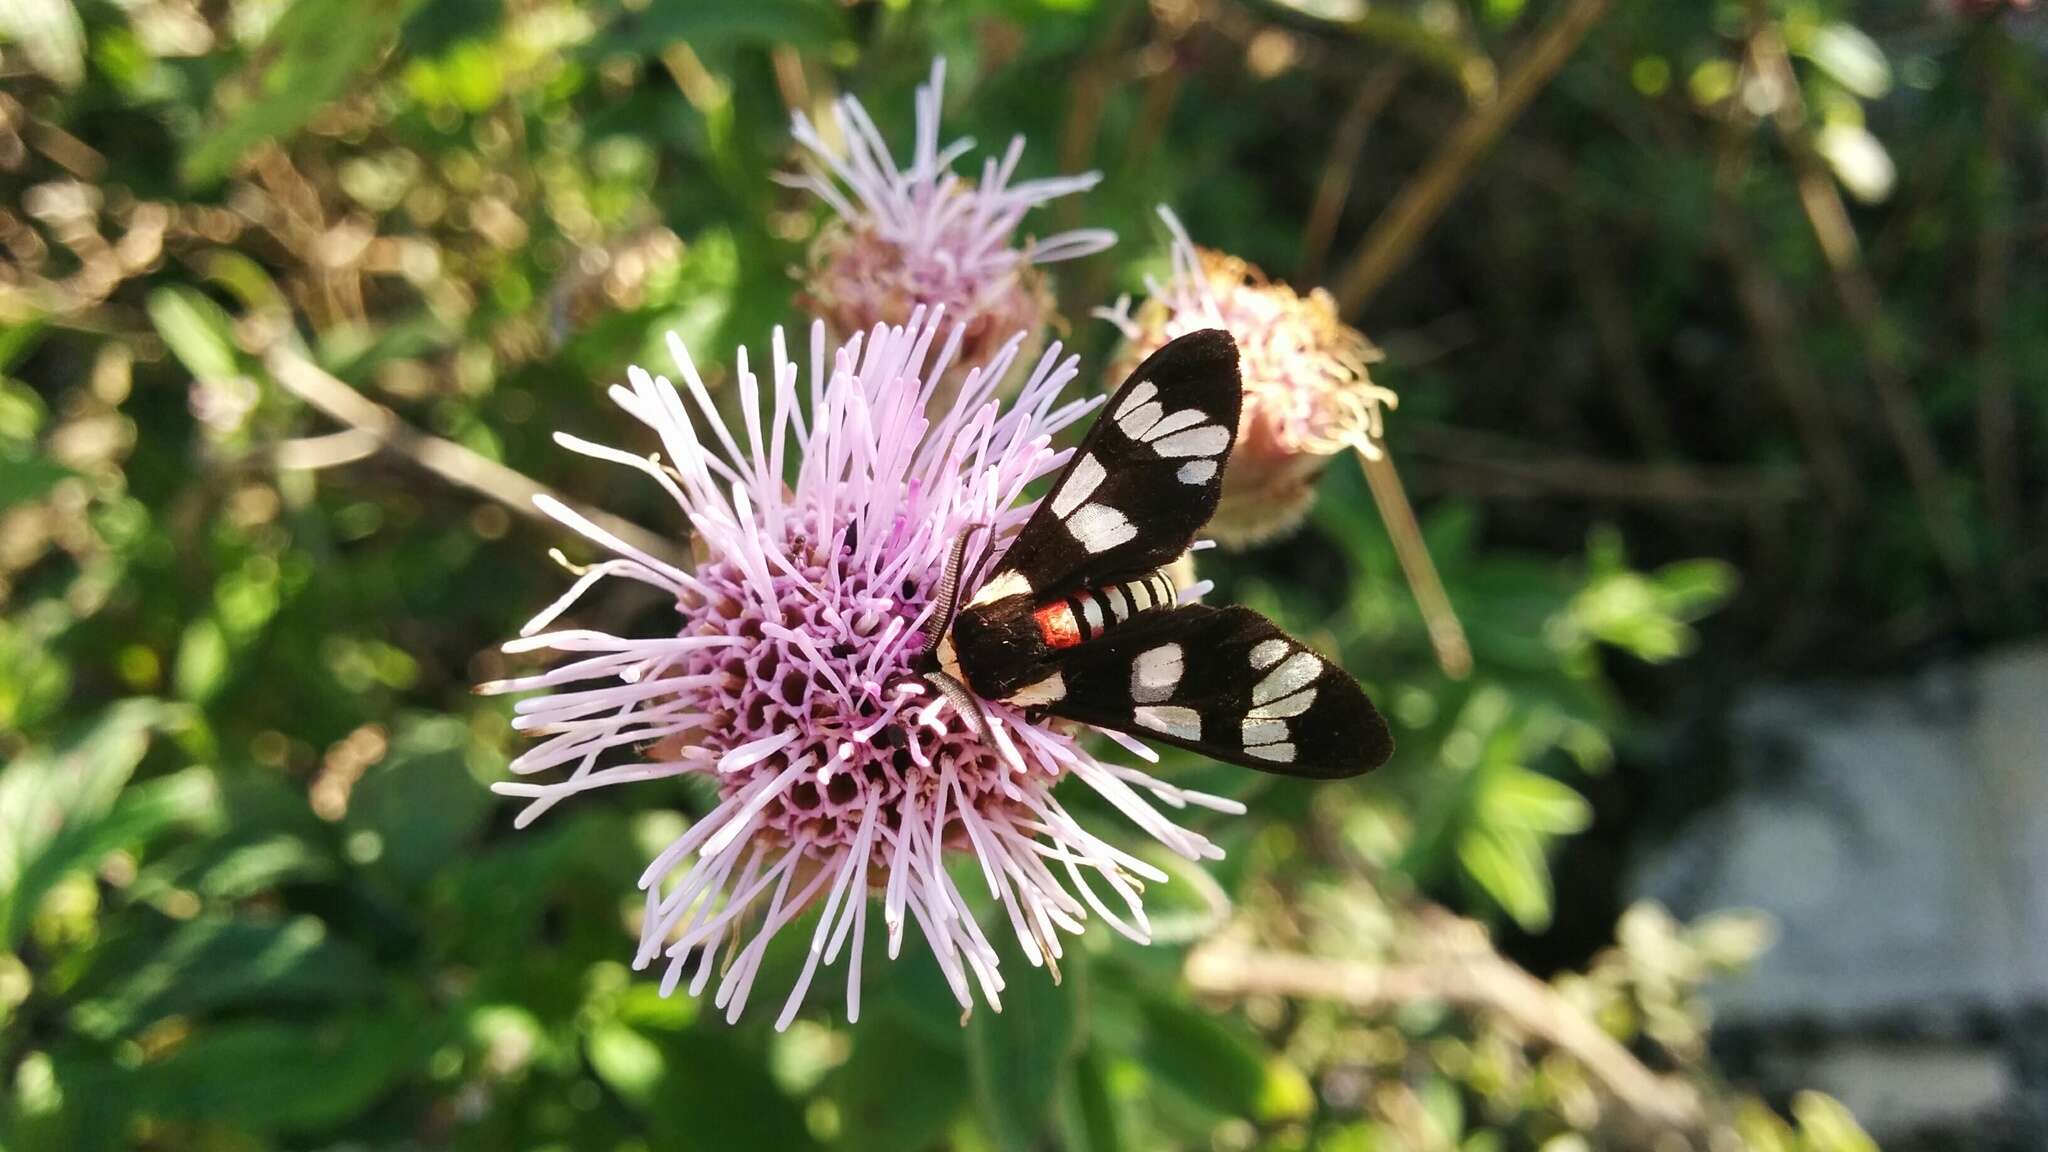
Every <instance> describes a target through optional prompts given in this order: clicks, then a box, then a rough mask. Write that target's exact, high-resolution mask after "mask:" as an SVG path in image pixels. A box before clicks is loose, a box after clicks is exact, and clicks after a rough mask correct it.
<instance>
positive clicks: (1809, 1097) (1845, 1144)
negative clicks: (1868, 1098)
mask: <svg viewBox="0 0 2048 1152" xmlns="http://www.w3.org/2000/svg"><path fill="white" fill-rule="evenodd" d="M1792 1117H1793V1119H1795V1120H1797V1121H1799V1134H1800V1135H1801V1136H1803V1137H1805V1138H1806V1147H1807V1148H1808V1149H1809V1150H1810V1152H1877V1142H1876V1141H1874V1140H1872V1139H1871V1138H1870V1137H1869V1135H1868V1134H1866V1133H1865V1132H1864V1131H1863V1127H1862V1126H1861V1125H1859V1124H1857V1123H1856V1118H1855V1117H1854V1116H1852V1115H1850V1114H1849V1110H1848V1109H1847V1108H1844V1107H1843V1106H1842V1103H1841V1101H1839V1100H1836V1099H1835V1098H1834V1097H1832V1096H1826V1095H1823V1094H1821V1093H1819V1092H1801V1093H1799V1094H1798V1095H1797V1096H1794V1097H1793V1098H1792Z"/></svg>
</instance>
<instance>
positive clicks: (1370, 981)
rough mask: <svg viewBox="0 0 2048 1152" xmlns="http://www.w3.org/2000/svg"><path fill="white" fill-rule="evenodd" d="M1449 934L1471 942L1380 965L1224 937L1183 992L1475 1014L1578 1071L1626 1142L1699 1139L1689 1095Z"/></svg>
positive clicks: (1537, 986) (1542, 986)
mask: <svg viewBox="0 0 2048 1152" xmlns="http://www.w3.org/2000/svg"><path fill="white" fill-rule="evenodd" d="M1444 919H1447V920H1448V919H1451V918H1449V917H1444ZM1458 935H1459V936H1460V938H1461V939H1464V938H1466V937H1475V938H1476V939H1477V943H1476V944H1466V945H1464V946H1460V947H1458V948H1455V949H1446V950H1443V951H1442V953H1441V954H1433V955H1430V956H1428V957H1425V958H1422V959H1421V960H1417V961H1402V962H1396V963H1391V964H1383V965H1382V964H1364V963H1347V962H1344V961H1339V960H1325V959H1322V958H1320V957H1315V956H1307V955H1302V954H1300V953H1291V952H1277V951H1265V950H1258V949H1253V948H1250V947H1247V946H1244V945H1243V944H1242V943H1240V942H1237V941H1235V940H1234V939H1233V938H1232V937H1231V935H1230V934H1224V935H1221V936H1218V937H1216V938H1214V939H1212V940H1211V941H1210V942H1209V943H1206V944H1204V945H1202V946H1201V947H1199V948H1197V949H1195V951H1194V952H1193V953H1191V954H1190V955H1189V956H1188V959H1187V964H1186V966H1185V968H1184V970H1183V971H1184V976H1185V978H1186V980H1187V982H1188V985H1189V987H1191V988H1192V989H1193V990H1194V991H1195V992H1197V993H1198V994H1201V995H1205V996H1217V997H1224V998H1227V999H1241V998H1244V997H1247V996H1283V997H1288V998H1290V999H1297V1000H1318V1001H1323V1002H1325V1003H1330V1004H1337V1005H1341V1006H1343V1007H1345V1008H1348V1009H1351V1010H1352V1011H1355V1012H1361V1013H1383V1012H1386V1011H1389V1010H1391V1009H1394V1008H1398V1007H1400V1006H1402V1005H1407V1004H1415V1003H1428V1002H1439V1003H1443V1004H1447V1005H1449V1006H1451V1007H1453V1008H1457V1009H1460V1010H1464V1011H1470V1012H1477V1013H1484V1014H1485V1015H1487V1016H1489V1017H1491V1018H1493V1019H1494V1020H1496V1021H1498V1022H1499V1023H1500V1024H1501V1025H1503V1026H1505V1027H1507V1028H1509V1029H1511V1030H1513V1031H1514V1032H1517V1033H1519V1034H1521V1035H1523V1036H1526V1037H1529V1038H1531V1039H1533V1040H1536V1041H1539V1042H1541V1043H1543V1044H1547V1045H1549V1046H1550V1047H1552V1048H1554V1049H1556V1050H1558V1051H1560V1052H1563V1053H1565V1054H1566V1055H1568V1056H1570V1057H1571V1058H1572V1059H1573V1060H1574V1061H1576V1062H1577V1063H1578V1064H1579V1066H1580V1067H1582V1068H1584V1069H1585V1071H1586V1075H1587V1077H1588V1079H1589V1080H1590V1081H1591V1082H1592V1084H1593V1085H1594V1086H1595V1087H1596V1088H1597V1089H1598V1090H1599V1091H1600V1094H1601V1096H1602V1097H1603V1098H1604V1099H1606V1100H1607V1101H1609V1102H1610V1103H1611V1104H1612V1105H1613V1106H1614V1108H1615V1109H1616V1110H1617V1113H1618V1115H1617V1119H1618V1120H1619V1121H1620V1122H1621V1126H1622V1127H1624V1128H1626V1129H1628V1130H1630V1131H1631V1132H1632V1133H1634V1134H1635V1135H1637V1136H1638V1137H1639V1138H1640V1139H1641V1141H1642V1142H1641V1143H1639V1144H1632V1145H1631V1146H1635V1147H1649V1146H1650V1145H1651V1143H1652V1142H1653V1141H1656V1140H1658V1139H1660V1138H1669V1137H1674V1136H1675V1137H1678V1138H1680V1139H1681V1140H1683V1141H1686V1142H1687V1143H1689V1144H1690V1143H1695V1142H1697V1141H1698V1139H1699V1138H1700V1137H1701V1136H1702V1135H1703V1133H1704V1131H1705V1129H1706V1126H1707V1120H1706V1110H1705V1108H1704V1106H1703V1105H1702V1103H1701V1101H1700V1098H1699V1095H1698V1093H1696V1092H1695V1091H1694V1090H1693V1089H1692V1088H1690V1087H1688V1086H1686V1085H1684V1084H1682V1083H1678V1082H1675V1081H1671V1080H1666V1079H1664V1078H1662V1077H1660V1076H1658V1075H1657V1074H1656V1073H1654V1072H1652V1071H1651V1070H1650V1069H1649V1068H1648V1067H1646V1066H1645V1065H1644V1064H1643V1063H1642V1061H1640V1060H1638V1059H1636V1057H1635V1055H1634V1054H1633V1053H1631V1052H1630V1051H1629V1050H1628V1049H1627V1048H1626V1047H1624V1046H1622V1044H1621V1043H1620V1042H1619V1041H1617V1040H1615V1039H1614V1038H1613V1037H1612V1036H1609V1035H1608V1034H1607V1033H1606V1032H1605V1031H1604V1030H1602V1029H1601V1027H1600V1026H1599V1025H1598V1024H1597V1023H1595V1022H1594V1021H1593V1020H1592V1019H1591V1018H1590V1017H1589V1016H1587V1015H1586V1014H1585V1013H1584V1012H1582V1011H1580V1010H1579V1009H1578V1008H1577V1007H1575V1006H1573V1005H1572V1003H1571V1002H1570V1001H1568V1000H1566V999H1565V998H1564V996H1563V995H1561V994H1560V993H1559V992H1558V991H1557V989H1555V988H1553V987H1551V986H1550V985H1549V984H1546V983H1544V982H1543V981H1541V980H1538V979H1537V978H1536V977H1534V976H1532V975H1530V974H1529V973H1528V972H1526V971H1523V970H1522V969H1521V968H1519V967H1517V966H1516V965H1515V964H1513V963H1512V962H1510V961H1508V960H1507V959H1506V958H1504V957H1502V956H1501V955H1500V954H1499V953H1498V952H1496V951H1494V950H1493V948H1492V947H1491V945H1489V944H1487V943H1485V941H1484V936H1483V934H1480V933H1475V932H1460V933H1459V934H1458Z"/></svg>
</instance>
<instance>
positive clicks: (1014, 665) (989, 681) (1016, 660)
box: [952, 593, 1053, 700]
mask: <svg viewBox="0 0 2048 1152" xmlns="http://www.w3.org/2000/svg"><path fill="white" fill-rule="evenodd" d="M1033 607H1034V605H1033V604H1032V602H1031V597H1030V596H1028V595H1025V594H1022V593H1020V594H1018V595H1015V596H1005V597H1002V598H1001V599H998V600H993V601H990V602H988V603H986V604H975V605H971V606H969V607H967V608H965V609H962V610H961V612H960V614H959V615H958V616H956V617H954V619H953V633H952V641H953V650H954V654H955V657H956V659H957V660H958V661H959V665H960V671H961V673H962V675H963V677H964V678H965V680H966V682H967V686H968V687H969V688H971V689H973V690H974V694H975V695H977V696H980V697H982V698H983V699H989V700H1001V699H1003V698H1005V697H1008V696H1010V695H1012V694H1013V693H1015V692H1017V691H1018V690H1019V689H1021V688H1023V687H1025V686H1026V685H1028V684H1033V683H1036V682H1037V681H1039V680H1040V679H1043V678H1044V677H1045V675H1046V674H1047V672H1048V671H1049V670H1050V664H1051V661H1052V656H1053V650H1052V648H1051V647H1049V646H1048V645H1047V644H1046V642H1045V636H1044V634H1043V633H1042V632H1041V631H1040V630H1039V627H1038V621H1037V620H1036V619H1034V618H1033V616H1032V610H1033Z"/></svg>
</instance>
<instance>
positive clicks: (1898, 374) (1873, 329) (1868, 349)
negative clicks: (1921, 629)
mask: <svg viewBox="0 0 2048 1152" xmlns="http://www.w3.org/2000/svg"><path fill="white" fill-rule="evenodd" d="M1750 10H1751V24H1752V28H1751V33H1750V38H1749V53H1748V54H1749V62H1750V66H1751V67H1753V68H1754V69H1755V70H1756V74H1757V75H1758V76H1760V77H1763V78H1765V79H1766V80H1767V81H1768V82H1769V83H1770V85H1771V88H1772V92H1773V95H1774V96H1775V97H1776V100H1777V103H1776V106H1775V107H1774V109H1773V110H1772V120H1773V122H1774V123H1775V124H1776V126H1777V128H1778V135H1779V137H1780V139H1781V140H1783V142H1784V144H1785V152H1786V155H1787V156H1788V158H1789V159H1790V160H1791V163H1792V170H1793V180H1794V184H1795V186H1796V188H1797V190H1798V193H1799V204H1800V207H1801V209H1802V210H1803V211H1804V212H1805V214H1806V220H1807V224H1808V226H1809V227H1810V228H1811V229H1812V231H1813V237H1814V240H1815V242H1816V243H1817V244H1818V245H1819V247H1820V251H1821V256H1822V258H1823V261H1824V263H1826V265H1827V268H1828V275H1829V277H1830V279H1832V280H1833V282H1834V286H1835V295H1836V296H1838V297H1839V298H1840V300H1841V304H1842V311H1843V313H1844V314H1845V315H1846V316H1847V317H1848V320H1849V325H1850V327H1851V328H1852V329H1853V330H1854V332H1855V335H1856V339H1857V342H1858V344H1859V345H1860V347H1861V349H1862V352H1863V363H1864V372H1865V374H1866V375H1868V376H1869V377H1870V384H1871V388H1872V390H1874V391H1875V392H1876V393H1877V402H1878V408H1879V410H1880V411H1881V412H1882V413H1883V416H1884V420H1885V423H1886V425H1888V426H1889V428H1890V430H1891V434H1892V440H1893V442H1894V443H1895V445H1896V447H1897V449H1898V453H1899V457H1900V459H1901V460H1902V461H1903V462H1904V463H1905V466H1906V476H1907V479H1908V481H1909V482H1910V483H1911V485H1912V488H1913V494H1914V496H1915V497H1916V498H1917V499H1918V501H1919V503H1920V515H1921V518H1922V519H1923V520H1925V521H1926V523H1927V533H1928V536H1929V537H1930V538H1931V539H1932V540H1933V542H1934V548H1935V552H1936V554H1937V555H1938V556H1939V557H1940V558H1941V563H1942V567H1943V568H1945V569H1946V570H1947V571H1948V575H1949V579H1950V580H1951V581H1952V582H1953V583H1954V585H1955V587H1956V590H1957V592H1958V593H1959V594H1960V596H1961V598H1962V601H1963V603H1964V604H1965V606H1966V607H1971V606H1974V605H1975V602H1976V596H1975V590H1976V579H1975V577H1974V574H1973V573H1972V570H1971V566H1970V553H1969V539H1968V535H1967V533H1966V532H1965V531H1964V528H1963V523H1962V519H1961V517H1960V516H1959V515H1958V514H1957V512H1956V509H1955V506H1954V504H1953V503H1952V502H1951V500H1950V496H1949V485H1948V478H1947V475H1946V473H1945V472H1944V470H1943V467H1942V460H1941V452H1940V449H1939V448H1938V447H1937V446H1936V445H1935V442H1934V435H1933V433H1932V432H1931V431H1929V429H1928V427H1927V423H1926V421H1925V420H1924V419H1923V418H1922V417H1921V414H1920V409H1919V406H1918V404H1917V402H1916V400H1915V397H1914V395H1913V389H1912V383H1911V381H1910V380H1908V379H1907V376H1906V370H1905V367H1904V364H1903V356H1902V354H1901V352H1902V350H1901V349H1900V348H1899V347H1898V342H1897V341H1896V340H1895V339H1893V338H1892V337H1891V335H1890V333H1891V327H1890V321H1889V319H1888V317H1887V316H1886V314H1885V308H1884V301H1883V298H1882V296H1881V295H1880V294H1879V292H1878V289H1877V281H1876V279H1875V278H1874V277H1873V276H1872V275H1871V273H1870V269H1869V267H1868V266H1867V265H1865V264H1864V262H1863V249H1862V244H1861V242H1860V241H1859V240H1858V239H1857V236H1856V228H1855V225H1854V224H1853V223H1852V222H1851V221H1850V219H1849V209H1848V205H1847V204H1846V203H1845V202H1844V201H1843V199H1842V192H1841V189H1840V188H1838V187H1837V186H1836V185H1835V180H1834V177H1833V175H1831V174H1830V173H1829V171H1828V168H1827V164H1826V162H1825V161H1824V160H1823V159H1822V158H1821V155H1820V152H1819V149H1818V148H1817V147H1816V146H1815V144H1814V141H1813V138H1812V135H1811V132H1810V130H1809V124H1808V117H1807V114H1806V101H1805V98H1804V97H1803V96H1802V95H1801V94H1800V87H1799V77H1798V75H1797V74H1796V73H1795V72H1794V71H1793V70H1792V59H1791V57H1790V56H1789V55H1788V54H1787V53H1786V50H1785V44H1784V41H1783V40H1782V39H1781V38H1780V37H1779V35H1778V30H1777V26H1776V25H1775V24H1774V23H1773V22H1772V21H1771V19H1770V15H1769V12H1768V10H1767V9H1766V8H1765V6H1764V5H1763V4H1762V3H1761V2H1760V0H1752V3H1751V5H1750Z"/></svg>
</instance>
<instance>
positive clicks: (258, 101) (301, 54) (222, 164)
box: [179, 0, 418, 185]
mask: <svg viewBox="0 0 2048 1152" xmlns="http://www.w3.org/2000/svg"><path fill="white" fill-rule="evenodd" d="M417 3H418V0H299V2H298V3H296V4H293V5H292V6H290V7H289V8H287V9H285V11H284V15H283V16H281V17H279V18H278V21H277V24H276V25H275V26H274V27H273V28H272V29H271V30H270V35H269V36H267V37H266V38H265V39H264V42H263V45H262V48H261V49H260V50H259V51H258V52H257V53H256V56H255V60H256V63H255V64H254V65H253V66H252V69H251V71H250V72H249V73H248V74H247V75H246V76H245V77H244V80H245V81H246V83H247V86H248V91H245V92H244V93H242V96H243V99H242V100H241V101H240V102H239V104H238V105H237V106H236V107H235V108H234V109H233V110H232V111H231V112H230V113H228V115H227V117H226V119H225V121H224V122H222V123H219V124H216V125H215V126H213V127H212V128H211V129H210V130H209V131H207V132H206V133H204V134H203V135H202V136H201V137H200V139H199V142H198V145H197V146H196V147H195V148H193V149H192V151H191V152H189V153H188V154H187V155H186V157H185V162H184V164H183V165H182V166H181V167H180V169H179V176H180V178H181V179H183V180H184V182H185V183H186V184H188V185H207V184H211V183H213V182H215V181H217V180H219V179H220V178H221V177H223V176H225V175H227V174H228V173H229V172H230V171H232V170H233V169H234V167H235V165H236V164H238V163H240V162H241V159H242V157H243V156H244V155H246V154H247V153H248V151H249V150H250V149H251V148H254V147H255V146H256V145H258V144H260V143H262V142H263V141H265V140H271V139H279V138H283V137H288V136H290V135H291V134H292V133H294V132H297V131H298V130H299V129H300V128H302V127H304V126H305V124H306V122H307V121H308V120H311V119H312V118H313V114H314V113H316V112H318V111H319V110H320V109H321V108H322V107H324V106H326V104H327V103H328V101H330V100H333V99H334V98H336V97H337V96H340V95H341V94H342V93H343V92H344V91H346V90H347V89H348V87H349V86H350V85H351V84H353V83H354V82H355V81H356V78H357V77H358V75H359V74H360V73H362V72H364V71H366V70H368V69H369V68H370V67H371V66H372V65H374V64H375V63H376V61H377V58H378V56H379V55H380V54H381V53H382V52H383V50H384V48H385V46H386V45H388V44H389V43H390V42H391V40H392V39H393V37H394V36H395V35H396V33H397V31H398V28H399V25H401V24H402V23H404V22H405V19H406V17H407V16H408V15H410V14H411V12H412V9H413V8H414V7H415V6H416V5H417Z"/></svg>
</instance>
